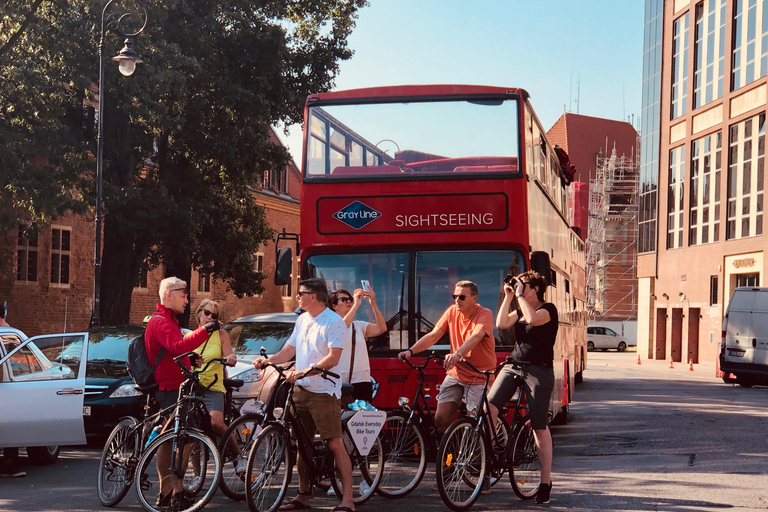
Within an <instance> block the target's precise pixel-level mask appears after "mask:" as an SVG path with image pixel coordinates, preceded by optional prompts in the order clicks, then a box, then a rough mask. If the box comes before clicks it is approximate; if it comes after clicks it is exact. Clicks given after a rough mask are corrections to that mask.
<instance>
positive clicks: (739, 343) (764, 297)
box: [720, 286, 768, 387]
mask: <svg viewBox="0 0 768 512" xmlns="http://www.w3.org/2000/svg"><path fill="white" fill-rule="evenodd" d="M720 370H721V371H722V372H723V373H724V377H723V380H725V381H726V382H728V378H729V377H728V374H730V373H732V374H734V375H735V376H736V382H738V383H739V384H740V385H741V386H744V387H752V386H754V385H755V384H768V288H756V287H752V286H742V287H739V288H736V289H735V290H734V292H733V295H732V296H731V300H730V302H729V303H728V309H727V310H726V312H725V318H723V340H722V342H721V344H720Z"/></svg>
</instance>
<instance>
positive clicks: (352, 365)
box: [349, 322, 357, 384]
mask: <svg viewBox="0 0 768 512" xmlns="http://www.w3.org/2000/svg"><path fill="white" fill-rule="evenodd" d="M355 331H357V329H356V328H355V322H352V357H351V358H350V360H349V383H350V384H352V370H354V369H355V347H356V346H357V339H356V338H355V334H356V333H355Z"/></svg>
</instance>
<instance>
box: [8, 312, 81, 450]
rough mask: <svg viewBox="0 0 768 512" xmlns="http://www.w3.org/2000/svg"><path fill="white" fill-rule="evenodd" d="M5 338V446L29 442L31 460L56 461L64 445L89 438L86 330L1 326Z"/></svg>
mask: <svg viewBox="0 0 768 512" xmlns="http://www.w3.org/2000/svg"><path fill="white" fill-rule="evenodd" d="M0 341H2V343H0V411H2V413H1V414H0V448H6V447H22V446H24V447H27V456H28V457H29V458H30V459H31V460H32V462H35V463H42V464H51V463H53V462H54V461H55V460H56V459H57V458H58V456H59V446H65V445H79V444H85V428H84V425H83V397H84V392H85V361H86V353H85V351H86V350H87V348H86V347H87V343H83V336H82V334H52V335H43V336H36V337H33V338H27V337H26V335H24V333H23V332H21V331H20V330H18V329H14V328H12V327H0ZM78 344H79V345H78ZM70 347H75V348H70Z"/></svg>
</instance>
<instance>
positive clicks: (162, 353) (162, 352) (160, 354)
mask: <svg viewBox="0 0 768 512" xmlns="http://www.w3.org/2000/svg"><path fill="white" fill-rule="evenodd" d="M153 318H163V315H152V316H151V317H149V319H150V320H152V319H153ZM147 325H149V322H147ZM165 352H166V349H165V347H164V346H162V345H160V352H158V353H157V356H156V357H155V364H153V365H152V368H157V365H158V364H160V361H162V359H163V356H165Z"/></svg>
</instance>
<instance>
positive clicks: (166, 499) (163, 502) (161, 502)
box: [155, 493, 171, 508]
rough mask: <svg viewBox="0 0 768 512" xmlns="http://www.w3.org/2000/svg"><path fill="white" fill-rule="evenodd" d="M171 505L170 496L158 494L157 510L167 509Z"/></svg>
mask: <svg viewBox="0 0 768 512" xmlns="http://www.w3.org/2000/svg"><path fill="white" fill-rule="evenodd" d="M170 504H171V495H170V494H168V495H166V496H163V495H162V494H159V493H158V495H157V500H155V508H165V507H167V506H168V505H170Z"/></svg>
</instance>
